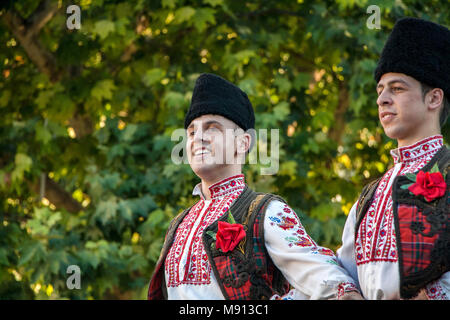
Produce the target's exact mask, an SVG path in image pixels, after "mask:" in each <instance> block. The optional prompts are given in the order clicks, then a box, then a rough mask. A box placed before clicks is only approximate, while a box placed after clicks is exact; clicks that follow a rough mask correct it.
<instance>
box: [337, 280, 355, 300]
mask: <svg viewBox="0 0 450 320" xmlns="http://www.w3.org/2000/svg"><path fill="white" fill-rule="evenodd" d="M351 291H356V292H359V290H358V288H357V287H356V286H355V284H353V283H350V282H343V283H341V284H339V286H338V294H337V298H338V299H340V298H341V297H342V296H343V295H344V294H345V293H347V292H351Z"/></svg>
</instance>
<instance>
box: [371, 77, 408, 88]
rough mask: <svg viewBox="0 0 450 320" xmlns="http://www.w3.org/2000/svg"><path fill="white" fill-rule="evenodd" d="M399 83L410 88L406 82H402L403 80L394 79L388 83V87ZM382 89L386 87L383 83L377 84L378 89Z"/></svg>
mask: <svg viewBox="0 0 450 320" xmlns="http://www.w3.org/2000/svg"><path fill="white" fill-rule="evenodd" d="M397 82H400V83H402V84H404V85H406V86H407V87H409V84H408V83H407V82H406V81H405V80H402V79H393V80H391V81H389V82H388V83H387V85H388V86H389V85H391V84H393V83H397ZM381 87H384V85H382V84H381V83H379V84H377V89H378V88H381Z"/></svg>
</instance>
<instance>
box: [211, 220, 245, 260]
mask: <svg viewBox="0 0 450 320" xmlns="http://www.w3.org/2000/svg"><path fill="white" fill-rule="evenodd" d="M227 221H228V222H225V221H219V224H218V230H217V233H214V232H212V231H207V232H206V233H207V234H208V235H209V236H211V237H212V238H213V239H214V240H216V243H215V244H214V243H213V244H212V246H214V245H215V246H216V248H217V249H218V250H221V251H222V252H224V253H225V252H228V251H233V249H234V248H236V246H237V245H239V247H238V249H239V250H240V251H241V252H242V253H244V248H243V245H244V241H242V240H244V239H245V230H244V226H243V225H242V224H239V223H236V221H235V220H234V217H233V215H232V214H231V212H230V213H229V215H228V219H227Z"/></svg>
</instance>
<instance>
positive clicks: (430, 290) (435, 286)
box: [426, 281, 448, 300]
mask: <svg viewBox="0 0 450 320" xmlns="http://www.w3.org/2000/svg"><path fill="white" fill-rule="evenodd" d="M426 293H427V297H428V299H430V300H447V299H448V297H447V294H446V293H445V292H444V289H443V288H442V286H441V285H440V284H439V281H434V282H432V283H430V284H428V285H427V290H426Z"/></svg>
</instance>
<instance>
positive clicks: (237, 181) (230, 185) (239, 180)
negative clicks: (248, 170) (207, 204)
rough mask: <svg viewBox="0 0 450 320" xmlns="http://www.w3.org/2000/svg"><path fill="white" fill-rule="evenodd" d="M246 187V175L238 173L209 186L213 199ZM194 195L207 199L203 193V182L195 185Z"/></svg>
mask: <svg viewBox="0 0 450 320" xmlns="http://www.w3.org/2000/svg"><path fill="white" fill-rule="evenodd" d="M244 187H245V177H244V175H243V174H238V175H235V176H232V177H228V178H226V179H223V180H221V181H219V182H216V183H214V184H213V185H211V186H210V187H209V192H210V193H211V199H215V198H223V197H225V196H227V195H230V194H233V193H236V192H238V191H241V190H243V189H244ZM192 195H194V196H200V198H201V199H202V200H205V197H204V196H203V193H202V183H201V182H200V183H199V184H197V185H196V186H195V188H194V190H193V191H192Z"/></svg>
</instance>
